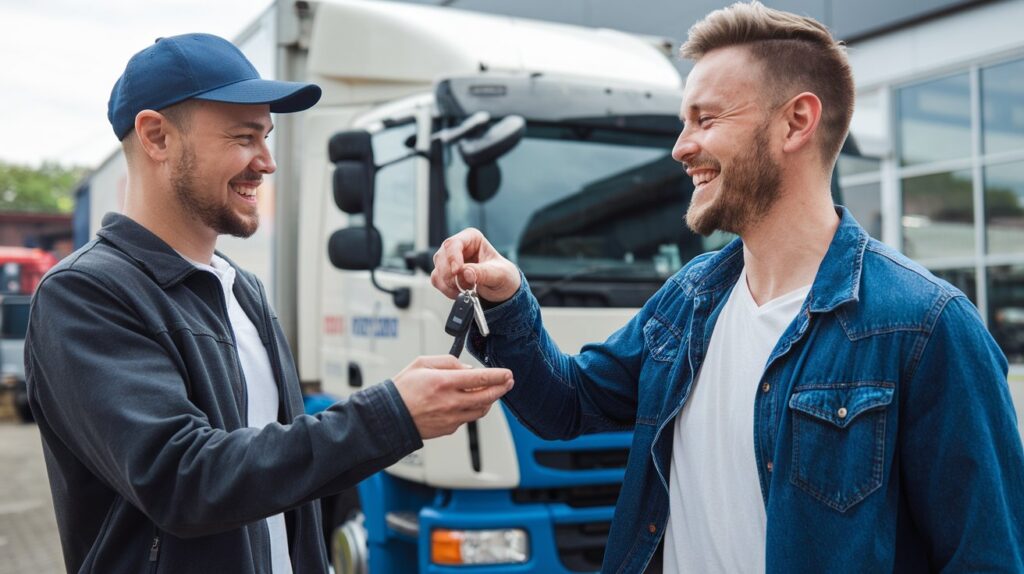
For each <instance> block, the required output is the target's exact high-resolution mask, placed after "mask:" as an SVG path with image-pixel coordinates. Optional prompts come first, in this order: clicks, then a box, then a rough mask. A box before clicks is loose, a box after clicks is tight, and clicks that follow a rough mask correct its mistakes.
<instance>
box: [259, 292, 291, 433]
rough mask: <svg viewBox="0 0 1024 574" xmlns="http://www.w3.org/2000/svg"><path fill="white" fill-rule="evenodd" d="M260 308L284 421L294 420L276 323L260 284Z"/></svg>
mask: <svg viewBox="0 0 1024 574" xmlns="http://www.w3.org/2000/svg"><path fill="white" fill-rule="evenodd" d="M257 285H258V286H259V292H260V310H262V311H263V328H264V329H266V330H267V356H268V357H269V358H270V364H271V368H272V369H273V370H274V382H275V383H276V384H277V393H278V395H279V396H280V400H281V409H282V411H284V419H285V420H284V422H285V423H286V424H289V423H291V422H292V412H291V405H290V403H289V400H288V391H287V389H286V388H285V386H284V369H282V367H281V357H279V356H278V355H277V335H276V334H275V333H274V323H273V322H272V321H271V320H270V309H268V308H267V294H266V292H265V291H263V286H262V285H259V284H257Z"/></svg>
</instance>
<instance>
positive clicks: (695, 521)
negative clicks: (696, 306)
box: [664, 269, 811, 574]
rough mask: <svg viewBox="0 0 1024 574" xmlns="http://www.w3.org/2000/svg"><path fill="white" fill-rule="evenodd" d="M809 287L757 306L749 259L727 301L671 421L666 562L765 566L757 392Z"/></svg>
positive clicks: (709, 572)
mask: <svg viewBox="0 0 1024 574" xmlns="http://www.w3.org/2000/svg"><path fill="white" fill-rule="evenodd" d="M810 288H811V287H810V285H808V286H806V287H803V288H801V289H797V290H796V291H793V292H790V293H787V294H786V295H783V296H781V297H778V298H776V299H773V300H771V301H768V302H767V303H765V304H764V305H761V306H760V307H758V305H757V303H755V302H754V298H753V297H752V296H751V294H750V289H749V287H748V286H747V273H746V269H744V270H743V272H741V273H740V277H739V280H738V281H737V282H736V286H735V287H734V288H733V290H732V293H731V294H730V295H729V300H728V301H726V303H725V306H724V307H723V308H722V312H721V314H720V315H719V317H718V321H717V322H716V323H715V330H714V332H713V333H712V334H711V342H710V343H709V345H708V352H707V356H706V357H705V359H704V364H703V366H702V367H701V369H700V372H699V373H698V374H697V379H696V380H695V381H694V383H693V388H692V390H691V391H690V396H689V398H688V399H687V401H686V404H685V405H684V406H683V409H682V410H681V411H680V413H679V415H678V416H677V417H676V421H675V429H674V431H673V432H674V433H675V434H674V436H673V445H672V466H671V471H670V473H669V513H670V514H669V519H668V527H667V529H666V532H665V553H664V566H665V568H664V569H665V572H679V573H682V574H690V573H693V574H697V573H701V574H705V573H706V574H714V573H718V572H728V573H747V572H753V573H761V572H764V571H765V532H766V529H767V515H766V513H765V508H764V501H763V499H762V497H761V485H760V482H759V480H758V476H757V466H756V462H755V458H754V397H755V396H756V395H757V393H759V392H761V389H760V384H761V376H762V375H763V374H764V368H765V364H766V363H767V361H768V357H769V355H771V352H772V350H773V349H774V348H775V345H776V343H777V342H778V340H779V337H781V336H782V333H783V331H785V330H786V328H787V327H788V326H789V324H790V323H791V322H792V321H793V318H794V317H796V315H797V313H798V312H799V310H800V306H801V305H802V304H803V301H804V299H805V298H806V297H807V293H808V292H809V291H810Z"/></svg>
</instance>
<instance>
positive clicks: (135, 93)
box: [107, 34, 320, 140]
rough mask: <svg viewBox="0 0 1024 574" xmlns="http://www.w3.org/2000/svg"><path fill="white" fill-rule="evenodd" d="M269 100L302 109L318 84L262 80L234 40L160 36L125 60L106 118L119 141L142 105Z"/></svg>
mask: <svg viewBox="0 0 1024 574" xmlns="http://www.w3.org/2000/svg"><path fill="white" fill-rule="evenodd" d="M190 98H195V99H199V100H210V101H214V102H227V103H232V104H270V111H271V112H274V113H278V114H281V113H288V112H300V111H302V110H305V109H308V108H310V107H312V106H313V104H315V103H317V101H318V100H319V99H320V86H317V85H316V84H306V83H302V82H279V81H276V80H264V79H262V78H260V74H259V72H257V71H256V68H255V67H254V66H253V65H252V64H251V63H250V62H249V60H248V59H246V57H245V55H244V54H242V51H241V50H239V49H238V48H237V47H236V46H235V45H234V44H232V43H231V42H229V41H227V40H225V39H224V38H220V37H218V36H213V35H211V34H183V35H181V36H171V37H168V38H158V39H157V41H156V42H155V43H154V44H153V45H152V46H150V47H148V48H146V49H145V50H142V51H141V52H139V53H138V54H135V55H134V56H132V58H131V60H128V65H127V66H126V67H125V69H124V73H122V74H121V77H120V78H118V79H117V83H115V84H114V89H113V91H111V92H110V102H108V104H107V119H109V120H110V125H111V126H113V128H114V135H116V136H117V139H119V140H122V139H124V137H125V136H126V135H128V133H129V132H131V131H132V130H133V129H134V128H135V116H137V115H138V113H139V112H141V111H142V110H157V111H159V110H162V109H163V108H166V107H168V106H171V105H174V104H177V103H178V102H183V101H185V100H187V99H190Z"/></svg>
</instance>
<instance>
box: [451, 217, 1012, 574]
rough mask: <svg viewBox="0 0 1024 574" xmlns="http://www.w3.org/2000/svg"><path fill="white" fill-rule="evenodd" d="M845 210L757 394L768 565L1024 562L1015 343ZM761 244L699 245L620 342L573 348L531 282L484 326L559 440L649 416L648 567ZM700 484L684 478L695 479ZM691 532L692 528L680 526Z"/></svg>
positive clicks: (1008, 567)
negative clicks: (678, 439) (679, 439)
mask: <svg viewBox="0 0 1024 574" xmlns="http://www.w3.org/2000/svg"><path fill="white" fill-rule="evenodd" d="M837 210H838V211H839V213H840V216H841V223H840V225H839V228H838V230H837V231H836V233H835V236H834V237H833V239H832V243H831V244H830V246H829V249H828V252H827V254H826V255H825V258H824V260H823V261H822V263H821V266H820V267H819V270H818V273H817V276H816V277H815V279H814V282H813V284H812V286H811V291H810V293H809V294H808V295H807V298H806V300H805V301H804V303H803V305H802V307H801V309H800V311H799V312H798V314H797V316H796V318H795V319H794V320H793V322H792V323H791V324H790V325H789V327H788V328H787V329H786V331H785V332H784V333H783V335H782V336H781V338H780V339H779V341H778V343H777V344H776V345H775V348H774V350H773V351H772V354H771V356H770V358H769V359H768V362H767V364H766V366H765V371H764V374H763V376H762V378H761V380H760V381H759V382H758V384H757V386H756V387H752V388H751V392H756V393H757V398H756V400H755V405H754V412H753V413H752V415H753V417H754V445H755V446H754V448H755V452H754V453H752V454H753V456H754V457H755V460H756V463H757V469H758V476H759V480H760V486H761V493H762V496H763V499H764V504H765V508H766V510H767V516H768V528H767V555H766V556H765V561H766V566H767V572H769V573H793V572H857V573H863V572H893V571H896V572H925V571H953V572H963V571H972V572H976V571H985V572H1024V549H1022V546H1024V450H1022V447H1021V441H1020V436H1019V434H1018V429H1017V421H1016V415H1015V414H1014V411H1013V406H1012V402H1011V398H1010V392H1009V387H1008V384H1007V380H1006V372H1007V363H1006V358H1005V356H1004V355H1003V354H1002V352H1001V351H1000V350H999V348H998V347H997V346H996V343H995V342H994V341H993V339H992V337H991V336H990V335H989V334H988V332H987V331H986V329H985V327H984V326H983V324H982V322H981V320H980V318H979V316H978V313H977V311H976V310H975V308H974V307H973V306H972V305H971V303H970V302H969V301H968V300H967V298H966V297H965V296H964V295H963V293H961V292H960V291H958V290H956V289H955V288H953V287H952V286H950V285H949V284H948V283H946V282H944V281H942V280H940V279H937V278H935V277H934V276H933V275H931V274H930V273H929V272H928V271H926V270H925V269H923V268H922V267H920V266H919V265H917V264H915V263H913V262H912V261H910V260H908V259H907V258H905V257H904V256H902V255H900V254H899V253H897V252H895V251H894V250H892V249H891V248H889V247H887V246H885V245H883V244H881V243H879V242H877V241H875V240H873V239H870V238H869V237H868V235H867V234H866V233H865V231H864V230H863V229H862V228H861V227H860V226H859V225H858V224H857V222H856V221H855V220H854V219H853V217H852V216H850V214H849V213H848V212H847V211H846V210H845V209H843V208H837ZM742 267H743V245H742V243H741V242H740V240H736V241H733V242H732V243H730V244H729V245H728V246H726V247H725V248H724V249H722V250H721V251H719V252H714V253H707V254H704V255H701V256H699V257H697V258H695V259H694V260H693V261H691V262H690V263H689V264H687V265H686V266H685V267H684V268H683V269H682V270H681V271H679V272H678V273H677V274H676V275H675V276H673V277H672V278H671V279H669V280H668V282H666V283H665V285H664V286H663V287H662V288H661V289H660V290H659V291H658V292H657V293H656V294H655V295H654V296H653V297H652V298H651V299H650V300H649V301H648V302H647V304H646V305H644V307H643V308H642V309H641V310H640V312H639V313H638V314H637V315H636V316H635V317H633V319H632V320H631V321H629V323H627V324H626V325H625V326H624V327H622V328H621V329H619V330H618V331H617V332H615V333H614V334H612V335H611V336H610V337H609V338H608V340H606V341H605V342H604V343H599V344H591V345H587V346H585V347H584V348H583V349H582V350H581V351H580V353H579V354H577V355H571V356H570V355H566V354H563V353H561V352H560V351H559V350H558V348H557V347H556V345H555V344H554V343H553V341H552V340H551V338H550V337H549V335H548V334H547V332H545V330H544V327H543V325H542V322H541V313H540V309H539V307H538V304H537V301H536V299H535V298H534V297H533V296H532V295H531V293H530V290H529V288H528V286H527V285H526V283H525V280H524V283H523V287H522V288H521V289H520V291H519V292H518V293H517V294H516V295H515V296H514V297H513V298H512V299H510V300H509V301H507V302H505V303H503V304H501V305H499V306H497V307H495V308H493V309H490V310H489V311H488V312H487V320H488V322H489V323H490V326H491V335H490V336H489V337H488V338H487V339H483V338H481V337H480V336H479V334H478V333H475V332H474V334H473V336H472V338H471V349H472V351H473V352H474V354H475V355H476V356H478V358H480V359H481V361H482V362H483V363H484V364H487V365H489V366H502V367H508V368H510V369H512V370H513V372H514V374H515V379H516V386H515V388H514V389H513V390H512V391H511V392H509V393H508V394H507V395H506V396H505V399H504V400H505V402H506V404H507V405H508V407H509V408H510V409H511V410H512V412H513V413H514V414H515V415H516V416H517V417H518V418H519V419H520V420H521V421H522V422H523V424H525V425H526V426H527V427H528V428H530V429H531V430H533V432H535V433H537V434H538V435H540V436H542V437H544V438H548V439H569V438H572V437H575V436H577V435H580V434H582V433H593V432H601V431H609V430H623V429H632V430H633V431H634V434H633V442H632V447H631V451H630V456H629V461H628V464H627V467H626V473H625V480H624V484H623V487H622V492H621V494H620V496H619V500H618V505H617V507H616V510H615V518H614V520H613V522H612V527H611V532H610V535H609V540H608V545H607V549H606V553H605V559H604V567H603V571H604V572H642V571H644V570H645V568H647V566H648V564H649V563H651V561H652V558H653V557H654V554H655V552H656V550H657V548H658V544H659V542H660V541H661V538H662V535H663V532H664V531H665V526H666V519H667V518H668V512H669V504H668V476H669V465H670V463H671V454H672V435H673V432H672V430H673V422H674V419H675V417H676V415H677V414H678V413H679V412H680V409H681V408H682V407H683V405H684V404H685V402H686V399H687V396H688V395H689V394H690V389H691V385H692V383H693V381H694V379H695V377H696V375H697V373H698V371H699V370H700V367H701V364H702V362H703V360H704V356H705V354H706V352H707V348H708V344H709V342H710V340H711V333H712V331H713V330H714V326H715V320H716V319H717V317H718V314H719V313H720V311H721V309H722V307H723V304H724V303H725V301H726V300H727V298H728V296H729V293H730V292H731V290H732V288H733V285H734V284H735V283H736V280H737V278H738V277H739V274H740V271H741V269H742ZM686 495H687V493H683V496H686ZM665 543H666V544H667V545H671V544H672V541H671V540H667V541H665Z"/></svg>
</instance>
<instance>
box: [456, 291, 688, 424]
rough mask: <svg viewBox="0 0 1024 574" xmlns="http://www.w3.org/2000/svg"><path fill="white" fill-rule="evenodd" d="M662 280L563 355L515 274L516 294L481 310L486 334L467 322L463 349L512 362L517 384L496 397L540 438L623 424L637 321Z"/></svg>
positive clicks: (633, 373) (632, 407)
mask: <svg viewBox="0 0 1024 574" xmlns="http://www.w3.org/2000/svg"><path fill="white" fill-rule="evenodd" d="M668 288H669V284H666V286H664V287H662V289H661V290H660V291H659V292H658V293H657V294H655V296H654V297H652V298H651V300H649V301H648V302H647V304H646V305H645V306H644V307H643V309H641V310H640V312H639V313H638V314H637V315H635V316H634V317H633V318H632V319H631V320H630V321H629V322H628V323H627V324H626V325H625V326H623V327H622V328H621V329H619V330H618V331H616V332H615V333H613V334H612V335H611V336H610V337H609V338H608V339H607V340H606V341H605V342H603V343H595V344H590V345H586V346H584V347H583V349H582V350H581V351H580V353H579V354H577V355H567V354H564V353H562V352H561V351H560V350H559V348H558V346H557V345H556V344H555V342H554V341H553V340H552V339H551V336H550V335H549V334H548V332H547V331H546V330H545V329H544V324H543V321H542V319H541V313H540V306H539V304H538V303H537V300H536V299H535V298H534V296H533V293H532V292H531V291H530V288H529V286H528V284H527V281H526V278H525V277H522V285H521V287H520V288H519V291H518V292H517V293H516V295H515V296H513V297H512V298H511V299H509V300H508V301H506V302H504V303H502V304H501V305H499V306H497V307H495V308H493V309H490V310H488V311H487V322H488V324H489V326H490V328H491V329H490V330H491V334H490V336H488V337H487V338H486V339H484V338H482V337H480V335H479V332H477V331H476V327H475V326H474V327H473V331H472V334H471V337H470V352H471V353H472V354H473V355H474V356H475V357H477V359H479V360H480V361H481V362H482V363H483V364H485V365H487V366H492V367H505V368H508V369H511V370H512V373H513V376H514V377H515V381H516V384H515V386H514V387H513V388H512V390H511V391H509V392H508V393H507V394H506V395H505V396H504V397H503V398H502V400H503V401H504V402H505V404H506V405H508V406H509V408H510V409H511V410H512V412H513V413H514V414H515V415H516V417H517V418H518V419H519V420H520V421H521V422H522V423H523V425H525V426H526V427H527V428H529V429H530V430H531V431H533V432H534V433H536V434H537V435H538V436H540V437H542V438H545V439H561V440H566V439H570V438H574V437H576V436H578V435H580V434H583V433H593V432H602V431H613V430H628V429H631V428H633V426H634V425H635V422H636V410H637V383H638V380H639V377H640V370H641V367H642V358H643V355H644V353H645V352H646V344H645V341H644V335H643V327H644V324H645V322H646V320H647V319H649V318H650V316H651V314H652V312H653V309H654V308H656V307H657V305H658V302H659V301H660V300H661V297H662V295H663V293H664V292H665V291H666V289H668Z"/></svg>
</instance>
